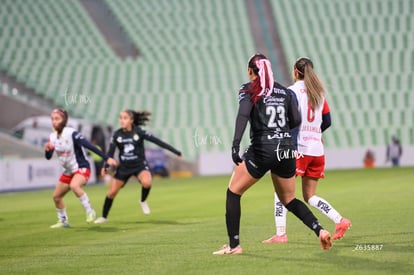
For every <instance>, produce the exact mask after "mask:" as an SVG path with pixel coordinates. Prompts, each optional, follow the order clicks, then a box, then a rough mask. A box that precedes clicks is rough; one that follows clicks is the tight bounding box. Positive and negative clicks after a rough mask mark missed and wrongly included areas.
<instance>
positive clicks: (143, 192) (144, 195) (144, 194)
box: [141, 187, 151, 202]
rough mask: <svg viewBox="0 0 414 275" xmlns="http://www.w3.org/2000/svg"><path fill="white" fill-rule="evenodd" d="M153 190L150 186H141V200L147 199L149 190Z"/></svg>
mask: <svg viewBox="0 0 414 275" xmlns="http://www.w3.org/2000/svg"><path fill="white" fill-rule="evenodd" d="M150 190H151V187H149V188H144V187H142V188H141V202H143V201H145V200H146V199H147V197H148V195H149V192H150Z"/></svg>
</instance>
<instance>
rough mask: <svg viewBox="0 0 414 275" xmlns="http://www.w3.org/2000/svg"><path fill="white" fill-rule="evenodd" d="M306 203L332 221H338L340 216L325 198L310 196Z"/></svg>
mask: <svg viewBox="0 0 414 275" xmlns="http://www.w3.org/2000/svg"><path fill="white" fill-rule="evenodd" d="M308 203H309V204H310V205H312V206H313V207H315V208H316V209H318V210H319V211H321V212H322V213H323V214H325V215H326V216H327V217H328V218H330V219H331V220H332V221H333V222H334V223H340V222H341V219H342V216H341V214H339V212H338V211H336V210H335V208H333V207H332V206H331V205H330V204H329V203H328V202H327V201H326V200H324V199H322V198H320V197H318V196H312V197H311V198H310V199H309V201H308Z"/></svg>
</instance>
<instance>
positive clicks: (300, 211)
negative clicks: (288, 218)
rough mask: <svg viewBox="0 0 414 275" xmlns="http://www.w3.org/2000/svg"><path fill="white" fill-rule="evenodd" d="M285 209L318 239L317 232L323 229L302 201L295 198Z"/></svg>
mask: <svg viewBox="0 0 414 275" xmlns="http://www.w3.org/2000/svg"><path fill="white" fill-rule="evenodd" d="M286 208H287V209H288V210H289V211H290V212H292V213H293V214H295V216H296V217H298V218H299V219H300V220H301V221H302V222H303V223H304V224H305V225H306V226H307V227H309V228H310V229H311V230H313V232H315V234H316V236H318V237H319V232H320V231H321V230H322V229H323V228H322V226H321V225H320V224H319V222H318V220H317V219H316V217H315V216H314V215H313V214H312V212H311V211H310V210H309V208H308V207H307V206H306V205H305V204H304V203H303V202H302V201H300V200H298V199H296V198H295V199H293V200H291V201H290V202H289V203H288V204H287V205H286Z"/></svg>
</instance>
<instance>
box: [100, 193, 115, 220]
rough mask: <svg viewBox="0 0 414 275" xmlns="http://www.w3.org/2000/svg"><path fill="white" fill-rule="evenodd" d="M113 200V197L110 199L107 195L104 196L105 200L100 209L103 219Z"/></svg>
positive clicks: (106, 215)
mask: <svg viewBox="0 0 414 275" xmlns="http://www.w3.org/2000/svg"><path fill="white" fill-rule="evenodd" d="M113 201H114V199H110V198H108V196H106V197H105V202H104V206H103V210H102V217H104V218H105V219H106V218H107V217H108V214H109V210H111V207H112V202H113Z"/></svg>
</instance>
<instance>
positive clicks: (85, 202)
mask: <svg viewBox="0 0 414 275" xmlns="http://www.w3.org/2000/svg"><path fill="white" fill-rule="evenodd" d="M79 200H80V202H81V204H82V206H83V208H85V211H86V212H89V211H91V210H92V205H91V203H90V201H89V198H88V195H87V194H86V192H85V193H83V195H82V196H81V197H79Z"/></svg>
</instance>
